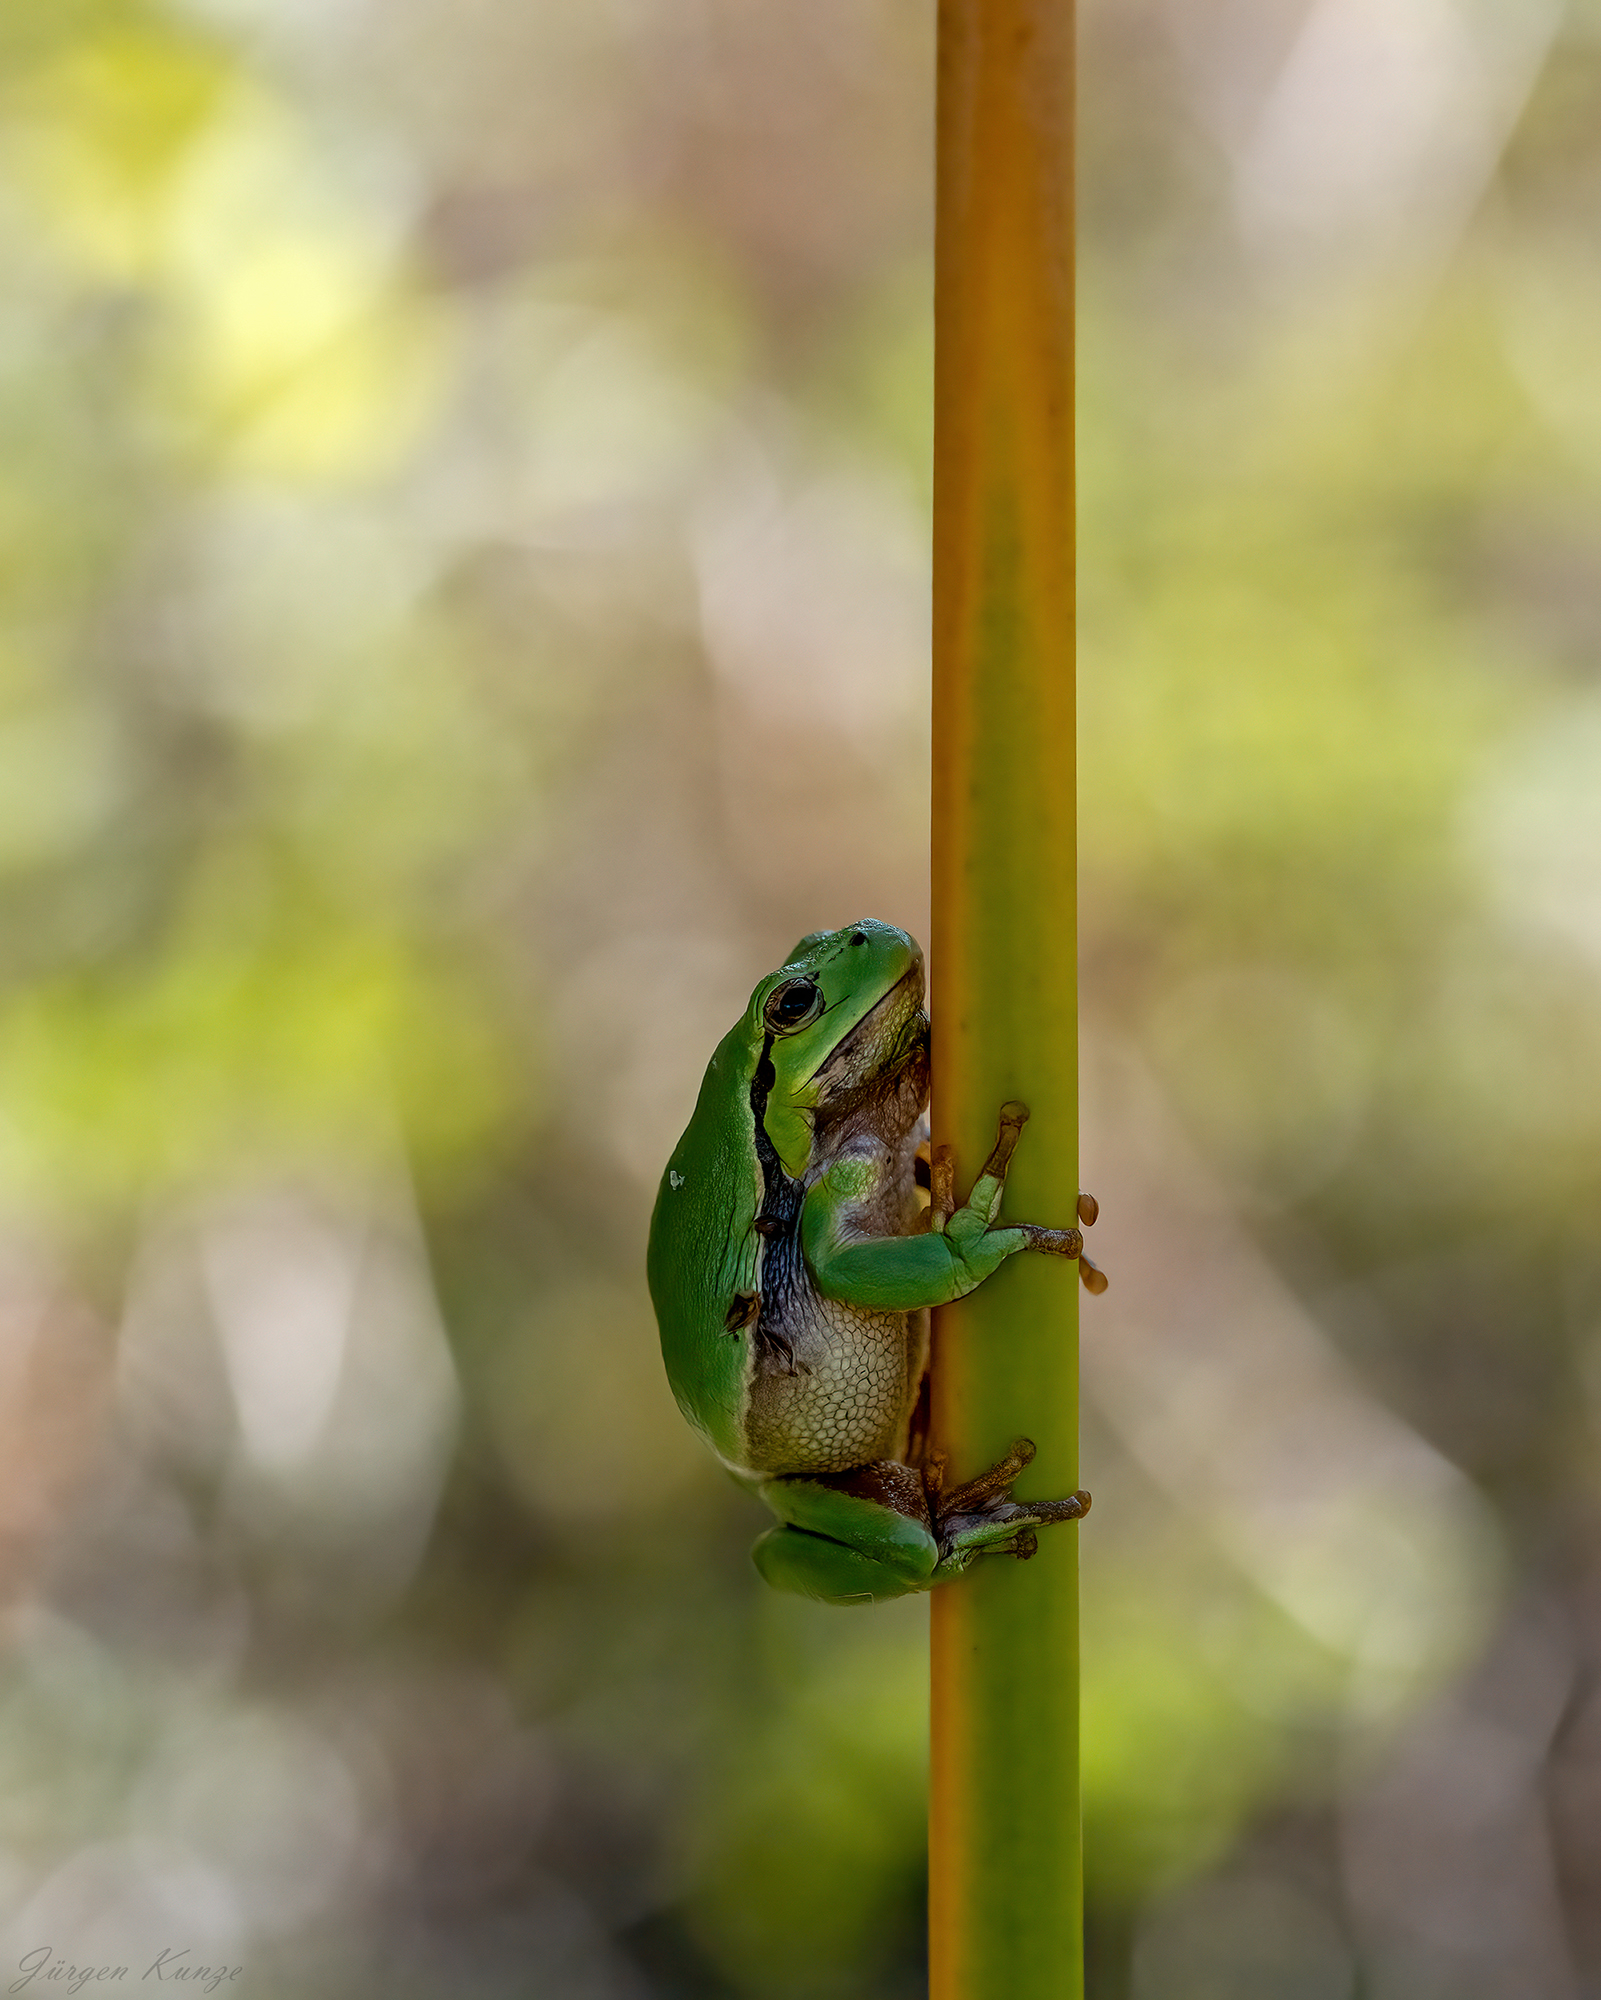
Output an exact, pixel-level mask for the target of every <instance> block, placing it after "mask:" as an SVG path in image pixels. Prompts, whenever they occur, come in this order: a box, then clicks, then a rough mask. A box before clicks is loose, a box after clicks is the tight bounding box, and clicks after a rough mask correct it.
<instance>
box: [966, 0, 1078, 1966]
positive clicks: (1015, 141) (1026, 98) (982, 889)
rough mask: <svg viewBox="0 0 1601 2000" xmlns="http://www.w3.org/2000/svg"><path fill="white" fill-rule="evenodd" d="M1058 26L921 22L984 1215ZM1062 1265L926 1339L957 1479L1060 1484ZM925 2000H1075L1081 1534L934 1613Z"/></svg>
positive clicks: (1067, 805) (1035, 605)
mask: <svg viewBox="0 0 1601 2000" xmlns="http://www.w3.org/2000/svg"><path fill="white" fill-rule="evenodd" d="M1072 132H1073V7H1072V0H939V116H938V221H937V232H936V280H935V338H936V362H935V446H934V451H935V499H934V914H933V929H932V935H931V947H932V949H931V953H930V957H931V964H932V970H933V1010H934V1051H935V1053H934V1099H933V1102H934V1116H935V1119H936V1121H937V1127H938V1129H937V1133H936V1136H937V1137H938V1138H940V1139H942V1140H945V1141H948V1142H949V1143H951V1144H952V1145H954V1146H955V1148H956V1155H957V1167H958V1178H959V1183H960V1184H961V1187H962V1190H963V1191H964V1192H965V1187H966V1184H967V1183H968V1182H969V1181H970V1180H971V1178H972V1176H973V1174H974V1173H975V1171H976V1170H977V1167H978V1165H979V1163H980V1162H981V1160H982V1159H983V1157H984V1154H985V1151H986V1150H987V1148H988V1146H989V1145H990V1143H991V1141H992V1139H993V1137H994V1133H995V1116H996V1112H997V1109H998V1108H999V1106H1000V1104H1001V1103H1002V1101H1003V1100H1004V1099H1006V1098H1009V1097H1017V1098H1021V1099H1022V1100H1023V1101H1024V1102H1025V1103H1027V1104H1028V1105H1029V1106H1030V1107H1031V1109H1032V1111H1033V1119H1032V1122H1031V1123H1030V1124H1029V1126H1028V1128H1027V1130H1026V1131H1025V1133H1024V1134H1023V1139H1022V1143H1021V1144H1020V1146H1019V1148H1018V1152H1017V1158H1016V1162H1015V1165H1014V1168H1013V1171H1012V1176H1011V1180H1010V1183H1009V1186H1008V1189H1007V1195H1006V1211H1005V1212H1006V1213H1008V1214H1010V1215H1012V1216H1014V1217H1018V1218H1021V1219H1024V1220H1027V1221H1037V1222H1044V1223H1054V1224H1058V1225H1061V1226H1064V1227H1065V1226H1066V1225H1067V1224H1069V1223H1071V1222H1072V1220H1073V1207H1074V1197H1075V1193H1076V1190H1077V1187H1078V1166H1077V1124H1078V1063H1077V1043H1078V1013H1077V980H1076V974H1077V962H1076V930H1077V923H1076V898H1075V879H1074V878H1075V867H1076V842H1075V764H1074V759H1075V741H1074V630H1073V619H1074V572H1073V400H1072V398H1073V372H1072V371H1073V321H1072V314H1073V264H1072V255H1073V236H1072V158H1073V149H1072ZM1077 1331H1078V1293H1077V1279H1076V1274H1075V1269H1074V1266H1073V1265H1071V1264H1068V1263H1063V1262H1058V1261H1057V1260H1055V1259H1049V1258H1045V1257H1035V1256H1023V1257H1019V1258H1016V1259H1014V1260H1013V1261H1012V1262H1011V1263H1009V1264H1007V1265H1006V1266H1005V1267H1004V1268H1003V1269H1002V1270H1001V1271H1000V1272H998V1273H997V1275H996V1276H995V1277H994V1278H993V1279H991V1281H990V1282H989V1283H988V1284H987V1285H985V1286H983V1287H982V1288H981V1289H980V1290H979V1291H978V1292H977V1293H975V1294H974V1295H973V1297H972V1298H970V1299H968V1300H965V1301H963V1302H962V1303H961V1304H960V1305H958V1306H951V1307H947V1308H945V1309H944V1310H942V1311H941V1312H940V1313H938V1314H937V1315H936V1324H935V1330H934V1385H935V1387H934V1395H935V1401H934V1435H935V1437H936V1439H937V1440H938V1441H939V1442H940V1443H941V1444H942V1445H944V1446H945V1448H946V1449H947V1450H948V1451H949V1453H950V1455H951V1461H952V1472H953V1474H955V1475H958V1476H966V1475H968V1474H970V1473H973V1472H976V1471H978V1470H979V1469H981V1468H982V1467H984V1466H986V1465H988V1464H990V1463H992V1462H993V1461H994V1460H995V1459H996V1458H998V1457H999V1456H1000V1455H1001V1454H1002V1452H1003V1451H1004V1450H1005V1448H1006V1446H1007V1445H1008V1444H1009V1443H1010V1442H1011V1440H1012V1439H1013V1438H1015V1437H1018V1436H1020V1435H1022V1436H1028V1437H1032V1438H1033V1439H1034V1441H1035V1442H1036V1444H1037V1445H1038V1446H1039V1457H1038V1458H1037V1460H1036V1461H1035V1463H1034V1464H1033V1466H1031V1467H1030V1468H1029V1470H1028V1471H1027V1472H1026V1473H1025V1474H1024V1476H1023V1478H1022V1480H1021V1481H1019V1485H1020V1486H1021V1488H1022V1489H1023V1491H1024V1492H1025V1493H1030V1494H1036V1495H1041V1496H1051V1497H1060V1496H1061V1495H1063V1494H1066V1493H1069V1492H1071V1491H1072V1490H1073V1488H1074V1486H1075V1485H1076V1484H1077V1433H1078V1402H1077V1383H1078V1352H1077ZM932 1617H933V1790H932V1798H931V1804H930V1900H931V1909H930V1956H931V1993H932V2000H1003V1996H1004V2000H1059V1996H1060V2000H1066V1996H1077V1995H1079V1994H1081V1993H1082V1991H1083V1936H1082V1929H1083V1894H1082V1868H1081V1849H1080V1831H1079V1790H1078V1531H1077V1530H1076V1529H1075V1528H1071V1527H1054V1528H1051V1529H1048V1530H1046V1531H1045V1532H1044V1533H1043V1534H1042V1535H1041V1537H1040V1549H1039V1554H1038V1556H1037V1557H1036V1558H1035V1559H1034V1560H1033V1561H1032V1562H1029V1563H1017V1562H1012V1561H1008V1560H1005V1559H1002V1558H994V1559H992V1560H991V1561H989V1562H988V1563H981V1564H980V1565H979V1566H978V1567H977V1569H976V1570H975V1572H974V1573H973V1574H972V1575H971V1576H970V1577H968V1578H967V1579H965V1580H964V1581H962V1582H961V1583H959V1584H956V1585H953V1586H951V1587H949V1588H946V1589H942V1590H939V1591H937V1592H935V1594H934V1597H933V1599H932Z"/></svg>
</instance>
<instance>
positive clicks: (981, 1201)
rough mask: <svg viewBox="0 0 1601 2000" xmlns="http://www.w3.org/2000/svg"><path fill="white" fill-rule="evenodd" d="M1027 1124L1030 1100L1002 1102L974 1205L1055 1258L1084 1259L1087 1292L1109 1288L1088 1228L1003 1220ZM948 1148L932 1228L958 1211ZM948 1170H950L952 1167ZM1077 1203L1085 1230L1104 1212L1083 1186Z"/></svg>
mask: <svg viewBox="0 0 1601 2000" xmlns="http://www.w3.org/2000/svg"><path fill="white" fill-rule="evenodd" d="M1027 1123H1028V1106H1027V1105H1026V1104H1020V1103H1018V1102H1017V1101H1016V1099H1009V1100H1008V1101H1007V1102H1006V1103H1005V1104H1003V1105H1002V1106H1001V1116H1000V1125H999V1129H998V1130H997V1132H996V1135H995V1144H994V1145H993V1146H992V1147H991V1149H990V1156H989V1158H988V1159H987V1160H986V1161H985V1162H984V1167H983V1171H982V1172H981V1173H980V1174H979V1177H978V1179H977V1180H976V1181H975V1182H974V1183H973V1192H972V1193H971V1194H970V1195H969V1196H968V1206H969V1207H970V1208H973V1209H976V1210H978V1211H979V1212H980V1213H981V1214H982V1215H983V1217H984V1219H985V1222H986V1223H987V1225H988V1226H989V1227H991V1228H1006V1229H1012V1230H1015V1231H1017V1232H1018V1234H1020V1235H1021V1236H1022V1238H1023V1241H1024V1244H1025V1246H1026V1247H1027V1248H1028V1249H1030V1250H1042V1251H1044V1252H1045V1254H1046V1255H1047V1256H1049V1257H1068V1258H1073V1259H1076V1260H1077V1262H1078V1274H1079V1277H1080V1278H1081V1279H1082V1280H1083V1283H1084V1289H1085V1290H1086V1291H1087V1292H1092V1293H1097V1294H1098V1293H1101V1292H1104V1291H1105V1290H1106V1282H1107V1281H1106V1273H1105V1272H1104V1271H1103V1270H1101V1268H1100V1267H1099V1265H1097V1264H1094V1263H1092V1262H1091V1260H1090V1259H1089V1258H1088V1257H1086V1256H1085V1255H1084V1234H1083V1230H1081V1229H1078V1228H1076V1227H1072V1226H1070V1227H1069V1228H1067V1229H1047V1228H1045V1227H1043V1226H1042V1225H1041V1224H1040V1223H1037V1222H1009V1223H1000V1222H999V1221H998V1215H999V1210H1000V1205H1001V1193H1002V1190H1003V1189H1004V1188H1005V1186H1006V1172H1007V1169H1008V1167H1010V1165H1011V1163H1012V1155H1013V1153H1015V1152H1016V1151H1017V1142H1018V1140H1019V1139H1020V1138H1021V1136H1022V1132H1023V1127H1024V1126H1025V1125H1026V1124H1027ZM945 1151H946V1149H945V1148H943V1147H936V1148H935V1149H934V1155H933V1159H932V1162H931V1166H930V1178H931V1182H932V1190H931V1191H932V1207H933V1210H934V1214H933V1217H932V1219H931V1223H930V1227H932V1228H934V1229H941V1228H943V1227H944V1226H945V1223H944V1220H942V1214H941V1211H942V1208H943V1211H944V1218H945V1219H946V1220H948V1219H949V1216H950V1215H951V1214H952V1213H953V1212H954V1203H955V1197H954V1193H950V1194H947V1196H946V1199H945V1202H944V1203H943V1204H942V1202H941V1200H940V1192H939V1190H940V1180H939V1174H940V1164H941V1162H940V1155H941V1153H943V1152H945ZM947 1157H948V1156H947ZM947 1171H949V1168H948V1167H947ZM1077 1208H1078V1219H1079V1221H1080V1222H1081V1223H1082V1224H1083V1225H1084V1228H1085V1229H1088V1228H1090V1227H1091V1226H1092V1225H1093V1223H1094V1222H1095V1219H1096V1217H1097V1216H1098V1215H1099V1214H1100V1212H1101V1205H1100V1203H1099V1202H1098V1201H1097V1200H1096V1199H1095V1197H1094V1195H1092V1194H1086V1193H1085V1192H1084V1191H1083V1189H1080V1190H1079V1196H1078V1204H1077Z"/></svg>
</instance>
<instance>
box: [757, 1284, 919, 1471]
mask: <svg viewBox="0 0 1601 2000" xmlns="http://www.w3.org/2000/svg"><path fill="white" fill-rule="evenodd" d="M807 1304H808V1309H806V1310H804V1311H802V1312H799V1313H794V1314H792V1315H790V1316H788V1317H787V1318H786V1322H785V1328H784V1331H785V1333H786V1335H787V1337H788V1338H789V1340H790V1343H791V1345H792V1346H793V1348H794V1354H795V1373H794V1374H788V1373H786V1372H783V1371H782V1369H781V1368H775V1369H769V1368H765V1367H764V1368H763V1369H762V1370H761V1371H760V1372H759V1373H758V1374H757V1375H756V1377H755V1379H754V1380H753V1381H752V1383H751V1385H750V1405H749V1410H748V1413H747V1417H746V1443H747V1460H746V1462H747V1464H748V1465H749V1467H750V1469H751V1470H752V1471H754V1472H773V1473H785V1472H845V1471H848V1470H849V1469H850V1467H852V1466H855V1465H867V1464H870V1463H871V1462H872V1461H873V1460H875V1459H885V1458H899V1457H901V1456H902V1454H903V1453H904V1451H905V1449H906V1431H907V1424H908V1421H909V1419H910V1416H911V1409H912V1404H913V1403H914V1402H915V1400H916V1397H917V1390H918V1386H919V1383H920V1381H921V1379H922V1372H923V1359H924V1352H925V1349H926V1345H927V1338H928V1332H927V1327H928V1315H927V1314H926V1313H896V1312H873V1311H870V1310H869V1309H867V1308H866V1307H863V1306H852V1305H846V1304H844V1303H843V1302H841V1301H840V1300H837V1299H824V1298H820V1297H818V1296H817V1294H816V1293H813V1294H812V1295H811V1298H810V1300H809V1301H808V1302H807Z"/></svg>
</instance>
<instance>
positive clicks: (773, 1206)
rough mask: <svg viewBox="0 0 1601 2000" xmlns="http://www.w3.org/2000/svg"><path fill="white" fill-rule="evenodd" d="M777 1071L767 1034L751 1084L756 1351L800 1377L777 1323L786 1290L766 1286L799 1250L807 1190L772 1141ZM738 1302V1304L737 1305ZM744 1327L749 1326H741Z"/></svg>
mask: <svg viewBox="0 0 1601 2000" xmlns="http://www.w3.org/2000/svg"><path fill="white" fill-rule="evenodd" d="M776 1074H777V1073H776V1071H775V1070H774V1068H773V1037H772V1034H771V1033H768V1034H767V1035H765V1036H764V1037H763V1038H762V1053H761V1060H760V1061H759V1062H758V1063H757V1065H756V1071H755V1074H754V1075H753V1076H752V1078H751V1080H750V1114H751V1121H752V1125H753V1127H754V1138H755V1144H756V1157H757V1159H758V1160H759V1161H760V1162H761V1169H762V1207H761V1213H760V1214H759V1215H758V1216H757V1218H756V1221H755V1225H754V1227H755V1229H756V1233H757V1235H758V1236H759V1237H760V1239H761V1247H760V1249H759V1251H758V1253H757V1259H758V1261H757V1275H758V1282H759V1283H760V1284H761V1288H760V1290H759V1291H758V1293H757V1304H758V1307H759V1315H758V1317H757V1320H756V1332H755V1341H756V1351H757V1353H758V1354H760V1355H765V1356H766V1357H767V1358H768V1359H770V1360H775V1361H780V1362H782V1363H783V1366H784V1372H785V1373H786V1374H788V1375H793V1374H794V1373H795V1350H794V1349H793V1348H792V1347H791V1346H790V1344H789V1342H788V1341H787V1340H786V1339H785V1338H784V1336H783V1334H781V1333H780V1332H779V1331H778V1329H777V1327H776V1326H775V1325H774V1324H773V1317H774V1315H773V1311H772V1302H773V1292H774V1290H775V1289H781V1290H783V1291H787V1290H788V1287H787V1286H783V1285H781V1286H780V1287H777V1288H775V1287H774V1286H772V1285H771V1284H767V1283H761V1280H763V1279H766V1278H767V1276H768V1265H769V1262H770V1261H771V1262H772V1263H773V1264H774V1265H775V1266H777V1267H780V1268H781V1266H782V1265H783V1264H784V1263H785V1262H787V1261H788V1257H787V1256H786V1254H785V1253H786V1252H791V1253H792V1252H794V1251H795V1250H796V1249H798V1245H797V1242H796V1236H795V1225H796V1223H797V1222H798V1221H799V1220H800V1212H801V1199H802V1188H801V1184H800V1182H799V1181H792V1180H791V1179H790V1177H789V1175H788V1174H786V1173H785V1171H784V1163H783V1161H782V1160H780V1159H779V1157H778V1149H777V1147H775V1146H774V1144H773V1142H772V1140H771V1139H769V1138H768V1136H767V1096H768V1092H769V1091H771V1089H772V1087H773V1083H774V1081H775V1078H776ZM780 1268H775V1269H774V1271H773V1276H774V1277H775V1278H777V1277H779V1276H780ZM736 1303H737V1301H736ZM729 1322H730V1331H734V1330H736V1329H735V1328H734V1326H733V1312H732V1309H730V1314H729ZM740 1324H741V1325H743V1324H745V1322H744V1321H741V1322H740Z"/></svg>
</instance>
